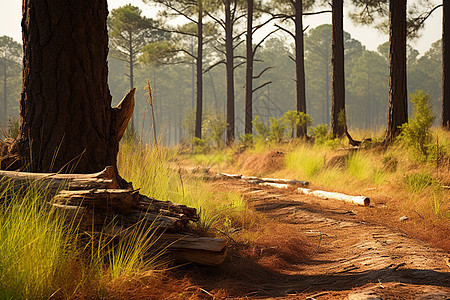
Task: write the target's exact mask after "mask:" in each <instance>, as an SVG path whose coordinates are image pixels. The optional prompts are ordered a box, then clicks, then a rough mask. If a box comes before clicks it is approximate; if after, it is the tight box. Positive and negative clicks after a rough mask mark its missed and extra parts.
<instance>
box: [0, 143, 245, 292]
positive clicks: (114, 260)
mask: <svg viewBox="0 0 450 300" xmlns="http://www.w3.org/2000/svg"><path fill="white" fill-rule="evenodd" d="M118 161H119V168H120V172H121V175H122V176H123V177H124V178H126V179H127V180H128V181H132V182H133V183H134V186H135V187H139V188H140V190H141V193H143V194H146V195H148V196H151V197H154V198H156V199H159V200H169V201H172V202H175V203H184V204H186V205H188V206H191V207H196V208H197V210H198V212H199V213H200V221H199V222H198V223H196V224H194V226H193V229H192V230H193V231H197V232H199V233H201V234H207V235H211V236H215V235H221V234H226V233H227V232H228V231H229V230H231V229H233V228H238V227H239V228H241V227H244V226H251V224H252V222H253V221H252V220H253V218H252V217H251V216H250V215H249V213H248V211H247V207H246V203H245V201H244V200H243V198H242V196H241V195H240V194H237V193H233V192H229V191H228V192H223V193H217V192H216V193H214V192H213V191H212V190H211V188H209V187H208V186H207V185H206V184H205V183H204V182H202V181H201V180H200V179H199V178H194V177H192V178H189V177H186V176H185V175H184V174H181V170H180V169H179V168H178V167H179V164H178V163H177V153H176V152H175V151H169V150H168V149H165V148H160V147H157V146H156V145H153V146H148V147H145V146H142V145H141V144H139V143H137V142H136V140H134V139H133V137H132V136H128V138H127V142H124V143H123V144H122V145H121V151H120V154H119V157H118ZM0 184H1V189H0V190H1V193H0V200H1V204H0V299H50V298H52V299H53V298H55V299H67V298H71V297H75V298H76V297H78V296H81V297H82V295H91V296H94V297H96V298H105V297H106V298H108V295H109V294H108V293H109V291H110V290H111V288H112V287H117V285H120V284H121V283H122V282H129V280H130V279H136V278H154V277H155V276H159V275H158V274H160V273H161V272H162V271H163V270H164V269H165V268H167V266H168V265H169V263H170V261H169V260H168V258H167V256H166V255H165V253H164V249H161V248H160V246H158V247H157V246H156V245H155V242H157V240H158V237H159V233H158V231H157V230H155V229H157V228H155V227H154V226H150V228H149V227H148V226H143V224H141V223H137V224H136V225H135V226H134V227H133V228H131V230H128V231H126V232H125V231H121V232H119V233H117V234H120V235H121V238H120V239H117V238H116V235H114V234H106V233H99V232H98V231H96V232H94V231H92V232H84V231H80V230H78V228H77V224H76V222H73V221H70V219H68V217H67V216H66V215H65V214H64V213H61V212H59V211H58V210H57V209H55V208H54V207H53V206H51V205H49V204H48V201H49V199H50V197H49V196H48V194H47V193H46V191H45V189H42V188H40V187H37V186H35V185H31V184H30V185H29V186H28V185H27V186H23V187H21V188H20V190H18V189H17V187H14V186H13V185H12V184H11V183H10V182H8V181H3V182H0ZM105 226H107V227H109V228H111V227H113V226H114V224H105Z"/></svg>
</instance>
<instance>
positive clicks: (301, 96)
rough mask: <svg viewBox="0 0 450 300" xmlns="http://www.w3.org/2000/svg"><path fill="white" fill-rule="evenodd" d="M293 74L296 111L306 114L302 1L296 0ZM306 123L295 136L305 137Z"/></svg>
mask: <svg viewBox="0 0 450 300" xmlns="http://www.w3.org/2000/svg"><path fill="white" fill-rule="evenodd" d="M294 5H295V75H296V90H297V112H299V113H300V112H302V113H305V114H306V92H305V56H304V52H305V49H304V42H303V3H302V0H296V1H295V3H294ZM306 131H307V127H306V124H305V125H302V126H298V127H297V137H306Z"/></svg>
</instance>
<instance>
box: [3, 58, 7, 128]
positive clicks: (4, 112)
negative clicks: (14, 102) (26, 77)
mask: <svg viewBox="0 0 450 300" xmlns="http://www.w3.org/2000/svg"><path fill="white" fill-rule="evenodd" d="M4 59H5V64H4V65H3V120H4V122H5V123H6V122H7V121H8V101H7V94H8V93H7V87H8V85H7V80H8V74H6V72H7V71H8V69H7V66H6V53H5V58H4Z"/></svg>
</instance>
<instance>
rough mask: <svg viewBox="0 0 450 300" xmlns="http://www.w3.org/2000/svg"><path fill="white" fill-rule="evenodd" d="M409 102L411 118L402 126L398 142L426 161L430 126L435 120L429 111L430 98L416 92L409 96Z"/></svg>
mask: <svg viewBox="0 0 450 300" xmlns="http://www.w3.org/2000/svg"><path fill="white" fill-rule="evenodd" d="M411 102H412V103H413V118H412V119H410V120H409V122H408V123H405V124H403V125H402V127H401V129H402V131H401V133H400V135H399V140H400V141H402V142H403V143H405V144H406V145H407V146H408V147H409V148H410V149H411V150H412V151H413V152H414V154H418V155H419V157H420V158H421V159H423V160H427V159H428V157H429V155H430V153H431V151H432V140H433V136H432V133H431V125H432V124H433V121H434V119H435V116H434V115H433V112H432V110H431V104H430V103H431V96H430V95H428V94H426V93H424V92H422V91H420V90H418V91H416V92H415V93H414V94H412V95H411Z"/></svg>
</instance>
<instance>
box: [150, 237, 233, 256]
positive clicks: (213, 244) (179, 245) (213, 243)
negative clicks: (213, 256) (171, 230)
mask: <svg viewBox="0 0 450 300" xmlns="http://www.w3.org/2000/svg"><path fill="white" fill-rule="evenodd" d="M159 240H160V241H162V242H166V243H168V244H169V246H168V248H169V249H192V250H205V251H216V252H220V251H222V250H223V248H225V247H226V245H227V240H226V239H218V238H212V237H195V236H190V235H184V234H164V235H162V236H161V237H160V239H159Z"/></svg>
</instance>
